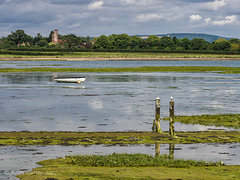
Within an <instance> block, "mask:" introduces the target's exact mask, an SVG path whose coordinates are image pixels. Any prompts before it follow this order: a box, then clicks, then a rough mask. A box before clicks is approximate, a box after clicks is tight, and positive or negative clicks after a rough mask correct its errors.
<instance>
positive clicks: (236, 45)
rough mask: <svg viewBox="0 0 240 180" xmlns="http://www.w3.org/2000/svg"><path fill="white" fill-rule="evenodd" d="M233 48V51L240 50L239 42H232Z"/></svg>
mask: <svg viewBox="0 0 240 180" xmlns="http://www.w3.org/2000/svg"><path fill="white" fill-rule="evenodd" d="M231 50H232V51H239V45H238V44H231Z"/></svg>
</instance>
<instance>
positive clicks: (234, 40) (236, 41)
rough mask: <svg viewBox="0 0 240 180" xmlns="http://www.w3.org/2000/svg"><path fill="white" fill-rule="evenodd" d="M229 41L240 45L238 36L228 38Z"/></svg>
mask: <svg viewBox="0 0 240 180" xmlns="http://www.w3.org/2000/svg"><path fill="white" fill-rule="evenodd" d="M228 42H230V43H231V44H239V45H240V40H239V39H237V38H232V39H230V40H228Z"/></svg>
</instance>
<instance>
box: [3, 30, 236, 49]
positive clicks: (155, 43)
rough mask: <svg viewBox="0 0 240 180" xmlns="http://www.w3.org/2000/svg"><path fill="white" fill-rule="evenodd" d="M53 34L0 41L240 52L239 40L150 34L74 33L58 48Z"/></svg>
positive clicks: (21, 35)
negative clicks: (53, 39) (207, 39)
mask: <svg viewBox="0 0 240 180" xmlns="http://www.w3.org/2000/svg"><path fill="white" fill-rule="evenodd" d="M52 33H53V32H52V31H51V33H50V34H49V37H42V35H41V34H40V33H38V34H37V36H35V37H31V36H29V35H27V34H26V33H25V32H24V31H23V30H17V31H16V32H11V34H10V35H8V36H7V37H3V38H2V39H0V49H9V48H16V47H18V48H19V47H24V48H27V49H29V48H30V47H48V48H50V47H52V48H53V47H55V48H58V49H59V48H65V49H68V50H69V52H71V51H72V50H82V49H85V48H86V43H90V42H91V43H90V47H88V48H90V49H92V50H95V51H114V50H115V51H130V52H131V51H139V52H142V51H154V52H156V51H165V52H184V51H192V52H193V51H197V52H212V51H215V52H216V51H217V52H240V48H239V47H240V40H239V39H236V38H234V39H229V40H226V39H223V38H220V39H218V40H216V41H213V42H211V43H210V42H208V41H206V40H204V39H202V38H194V39H191V40H189V39H188V38H183V39H177V38H176V37H172V38H171V37H169V36H163V37H160V36H155V35H149V36H148V37H147V38H146V39H142V38H141V37H138V36H129V35H127V34H112V35H109V36H106V35H101V36H100V37H95V38H92V39H90V37H89V36H87V37H81V36H79V37H78V36H76V35H74V34H68V35H64V36H62V35H59V39H61V43H60V44H57V45H55V44H54V43H52V42H51V41H52V39H51V36H52Z"/></svg>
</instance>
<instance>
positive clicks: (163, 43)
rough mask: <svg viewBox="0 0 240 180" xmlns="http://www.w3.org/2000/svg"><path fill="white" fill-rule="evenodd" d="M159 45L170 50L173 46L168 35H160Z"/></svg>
mask: <svg viewBox="0 0 240 180" xmlns="http://www.w3.org/2000/svg"><path fill="white" fill-rule="evenodd" d="M160 47H161V49H164V50H171V49H172V47H173V41H172V39H171V38H170V37H168V36H165V37H162V38H161V44H160Z"/></svg>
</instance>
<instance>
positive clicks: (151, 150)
mask: <svg viewBox="0 0 240 180" xmlns="http://www.w3.org/2000/svg"><path fill="white" fill-rule="evenodd" d="M156 146H158V147H159V149H160V150H159V152H158V153H160V154H169V148H170V145H168V144H160V145H153V144H147V145H144V144H141V145H121V146H120V145H114V146H111V145H91V146H81V145H78V146H58V145H52V146H0V161H1V163H0V179H1V178H2V179H17V178H15V176H16V175H19V174H22V173H24V172H29V171H30V170H31V169H32V168H35V167H39V165H37V164H36V162H39V161H42V160H45V159H54V158H59V157H65V156H66V155H76V154H81V155H88V154H99V155H107V154H111V153H114V152H115V153H144V154H150V155H152V156H154V155H155V154H156V152H155V148H156ZM174 158H176V159H193V160H204V161H207V162H209V161H212V162H219V161H220V160H221V161H223V162H224V163H225V164H226V165H240V143H234V144H176V145H175V147H174ZM49 173H50V172H49ZM52 173H54V172H52Z"/></svg>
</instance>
